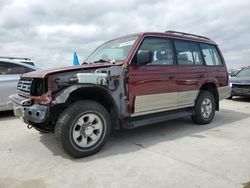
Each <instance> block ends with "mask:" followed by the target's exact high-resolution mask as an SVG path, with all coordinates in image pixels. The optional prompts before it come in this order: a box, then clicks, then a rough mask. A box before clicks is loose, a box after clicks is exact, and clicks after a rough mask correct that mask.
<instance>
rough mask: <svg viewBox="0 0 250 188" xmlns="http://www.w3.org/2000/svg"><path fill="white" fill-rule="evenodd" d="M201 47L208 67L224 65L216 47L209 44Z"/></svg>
mask: <svg viewBox="0 0 250 188" xmlns="http://www.w3.org/2000/svg"><path fill="white" fill-rule="evenodd" d="M200 46H201V50H202V54H203V57H204V60H205V63H206V65H208V66H220V65H222V62H221V59H220V56H219V53H218V50H217V48H216V47H215V46H213V45H209V44H201V45H200Z"/></svg>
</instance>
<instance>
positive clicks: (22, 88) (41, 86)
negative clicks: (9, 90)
mask: <svg viewBox="0 0 250 188" xmlns="http://www.w3.org/2000/svg"><path fill="white" fill-rule="evenodd" d="M17 90H18V92H19V93H25V94H28V95H31V96H41V95H43V94H44V93H46V92H47V85H46V84H45V81H44V80H43V79H41V78H21V79H20V80H19V82H18V84H17Z"/></svg>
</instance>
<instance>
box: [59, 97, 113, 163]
mask: <svg viewBox="0 0 250 188" xmlns="http://www.w3.org/2000/svg"><path fill="white" fill-rule="evenodd" d="M110 132H111V122H110V116H109V113H108V112H107V110H106V109H105V108H104V107H103V106H102V105H101V104H99V103H97V102H95V101H90V100H82V101H77V102H75V103H73V104H71V105H70V106H69V107H68V108H67V109H65V110H64V111H63V112H62V113H61V115H60V116H59V118H58V121H57V123H56V126H55V136H56V140H57V142H58V144H59V146H60V147H61V148H62V150H63V151H65V152H66V153H67V154H68V155H70V156H71V157H74V158H81V157H85V156H88V155H93V154H95V153H97V152H98V151H100V150H101V148H102V147H103V146H104V144H105V143H106V142H107V140H108V138H109V136H110Z"/></svg>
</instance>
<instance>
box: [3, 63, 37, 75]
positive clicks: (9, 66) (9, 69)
mask: <svg viewBox="0 0 250 188" xmlns="http://www.w3.org/2000/svg"><path fill="white" fill-rule="evenodd" d="M30 71H33V69H30V68H27V67H25V66H21V65H17V64H14V63H8V62H0V74H1V75H6V74H23V73H26V72H30Z"/></svg>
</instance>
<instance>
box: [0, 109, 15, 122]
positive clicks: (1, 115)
mask: <svg viewBox="0 0 250 188" xmlns="http://www.w3.org/2000/svg"><path fill="white" fill-rule="evenodd" d="M13 118H16V117H15V116H14V113H13V111H12V110H10V111H3V112H0V120H10V119H13Z"/></svg>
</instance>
